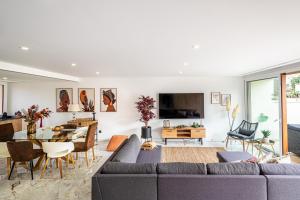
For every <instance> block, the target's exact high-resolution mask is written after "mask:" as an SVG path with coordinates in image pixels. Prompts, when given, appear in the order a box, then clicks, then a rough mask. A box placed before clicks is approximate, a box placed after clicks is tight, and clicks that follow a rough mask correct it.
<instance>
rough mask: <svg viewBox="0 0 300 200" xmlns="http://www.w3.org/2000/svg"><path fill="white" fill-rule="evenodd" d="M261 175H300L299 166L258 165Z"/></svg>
mask: <svg viewBox="0 0 300 200" xmlns="http://www.w3.org/2000/svg"><path fill="white" fill-rule="evenodd" d="M259 168H260V170H261V173H262V174H263V175H300V165H299V164H260V165H259Z"/></svg>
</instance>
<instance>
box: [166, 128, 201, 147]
mask: <svg viewBox="0 0 300 200" xmlns="http://www.w3.org/2000/svg"><path fill="white" fill-rule="evenodd" d="M161 135H162V138H163V139H164V141H165V144H166V145H167V143H168V142H167V140H168V139H199V141H200V142H201V144H203V138H205V137H206V134H205V128H204V127H199V128H193V127H184V128H163V129H162V133H161Z"/></svg>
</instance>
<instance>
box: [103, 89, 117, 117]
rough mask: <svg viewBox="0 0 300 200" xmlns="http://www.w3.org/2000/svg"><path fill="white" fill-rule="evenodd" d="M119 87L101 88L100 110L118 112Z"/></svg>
mask: <svg viewBox="0 0 300 200" xmlns="http://www.w3.org/2000/svg"><path fill="white" fill-rule="evenodd" d="M117 105H118V91H117V88H100V112H117Z"/></svg>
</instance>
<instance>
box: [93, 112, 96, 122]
mask: <svg viewBox="0 0 300 200" xmlns="http://www.w3.org/2000/svg"><path fill="white" fill-rule="evenodd" d="M92 114H93V121H95V120H96V113H95V112H93V113H92Z"/></svg>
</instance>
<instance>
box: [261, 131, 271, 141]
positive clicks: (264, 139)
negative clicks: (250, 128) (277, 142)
mask: <svg viewBox="0 0 300 200" xmlns="http://www.w3.org/2000/svg"><path fill="white" fill-rule="evenodd" d="M261 133H262V134H263V136H264V137H263V139H262V141H263V142H265V143H267V142H269V137H270V135H271V131H270V130H262V131H261Z"/></svg>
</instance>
